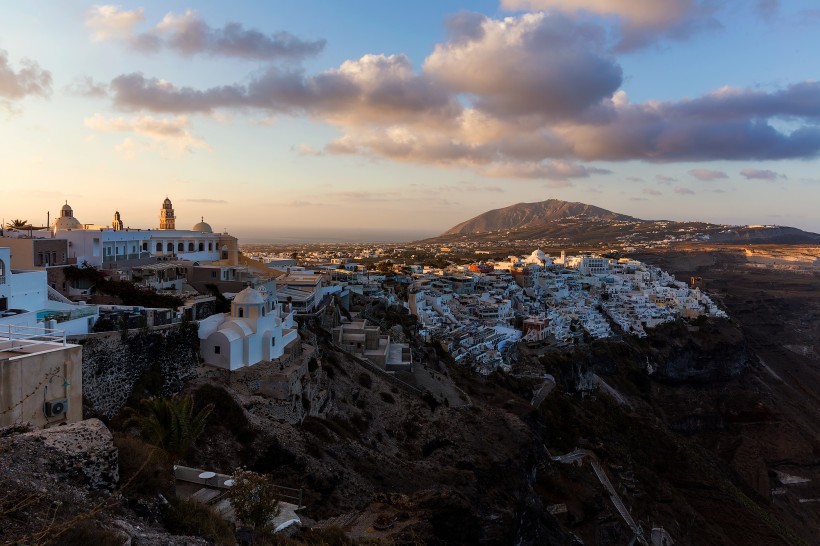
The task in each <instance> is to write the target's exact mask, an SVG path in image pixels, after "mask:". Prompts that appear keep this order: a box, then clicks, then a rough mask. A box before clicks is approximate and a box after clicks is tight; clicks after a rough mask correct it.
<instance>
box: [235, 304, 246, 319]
mask: <svg viewBox="0 0 820 546" xmlns="http://www.w3.org/2000/svg"><path fill="white" fill-rule="evenodd" d="M237 316H238V317H239V318H242V317H244V316H245V310H244V309H242V308H241V307H240V308H239V311H237Z"/></svg>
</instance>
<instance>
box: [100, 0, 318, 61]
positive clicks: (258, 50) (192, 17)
mask: <svg viewBox="0 0 820 546" xmlns="http://www.w3.org/2000/svg"><path fill="white" fill-rule="evenodd" d="M144 20H145V14H144V12H143V10H142V8H139V9H136V10H133V11H124V10H122V9H121V8H119V7H118V6H111V5H104V6H94V7H92V8H91V9H89V10H88V12H87V13H86V21H85V24H86V26H87V27H88V28H90V29H91V30H92V31H93V33H92V38H93V39H94V40H95V41H109V40H116V41H122V42H124V43H126V44H128V45H129V46H130V47H132V48H133V49H136V50H139V51H146V52H155V51H159V50H160V49H163V48H165V49H170V50H173V51H176V52H178V53H180V54H182V55H185V56H194V55H209V56H221V57H233V58H240V59H253V60H263V61H272V60H284V61H299V60H302V59H304V58H306V57H311V56H314V55H317V54H319V53H321V52H322V50H324V48H325V45H326V42H325V40H313V41H308V40H302V39H300V38H298V37H296V36H294V35H293V34H290V33H289V32H284V31H280V32H276V33H273V34H270V35H269V34H265V33H263V32H261V31H259V30H255V29H246V28H245V27H243V26H242V25H241V24H240V23H233V22H229V23H226V24H225V25H224V26H223V27H222V28H214V27H211V26H209V25H208V24H207V23H206V22H205V21H203V20H202V18H201V17H200V16H199V14H198V13H197V12H195V11H193V10H187V11H185V13H183V14H180V15H177V14H174V13H167V14H166V15H165V17H163V19H162V20H161V21H160V22H159V23H158V24H157V25H156V26H155V27H154V28H152V29H150V30H149V31H147V32H142V33H139V32H137V31H136V27H137V26H138V25H139V24H140V23H142V22H143V21H144Z"/></svg>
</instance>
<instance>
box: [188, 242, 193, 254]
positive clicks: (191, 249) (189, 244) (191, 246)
mask: <svg viewBox="0 0 820 546" xmlns="http://www.w3.org/2000/svg"><path fill="white" fill-rule="evenodd" d="M193 251H194V243H188V252H193Z"/></svg>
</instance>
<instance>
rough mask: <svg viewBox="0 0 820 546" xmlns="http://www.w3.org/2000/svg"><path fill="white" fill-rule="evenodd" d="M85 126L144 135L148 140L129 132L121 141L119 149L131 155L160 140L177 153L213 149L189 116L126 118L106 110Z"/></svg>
mask: <svg viewBox="0 0 820 546" xmlns="http://www.w3.org/2000/svg"><path fill="white" fill-rule="evenodd" d="M85 126H86V127H87V128H89V129H91V130H94V131H98V132H102V133H132V134H134V135H138V136H141V137H144V139H146V140H135V139H134V138H133V137H130V136H129V137H126V138H125V140H123V141H122V142H121V143H120V144H118V145H117V147H116V149H117V151H119V152H120V153H122V154H123V155H124V156H126V157H128V158H133V157H135V156H136V155H137V154H138V153H139V152H141V151H144V150H148V149H152V148H154V147H155V145H156V144H159V145H161V146H162V147H163V148H165V149H168V150H170V151H172V152H174V153H176V154H179V153H182V152H192V151H194V150H196V149H204V150H210V149H211V148H210V146H209V145H208V143H207V142H205V141H204V140H202V139H201V138H199V137H197V136H195V135H194V134H193V133H191V131H190V123H189V121H188V118H187V117H185V116H177V117H174V118H166V119H163V118H155V117H153V116H146V115H142V116H137V117H135V118H133V119H126V118H122V117H119V118H106V117H104V116H103V115H102V114H94V115H93V116H91V117H89V118H86V119H85Z"/></svg>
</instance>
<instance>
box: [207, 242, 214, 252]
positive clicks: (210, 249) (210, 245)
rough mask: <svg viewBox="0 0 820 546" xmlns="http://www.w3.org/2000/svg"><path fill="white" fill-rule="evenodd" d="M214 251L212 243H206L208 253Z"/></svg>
mask: <svg viewBox="0 0 820 546" xmlns="http://www.w3.org/2000/svg"><path fill="white" fill-rule="evenodd" d="M213 249H214V244H213V243H208V252H211V251H212V250H213Z"/></svg>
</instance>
